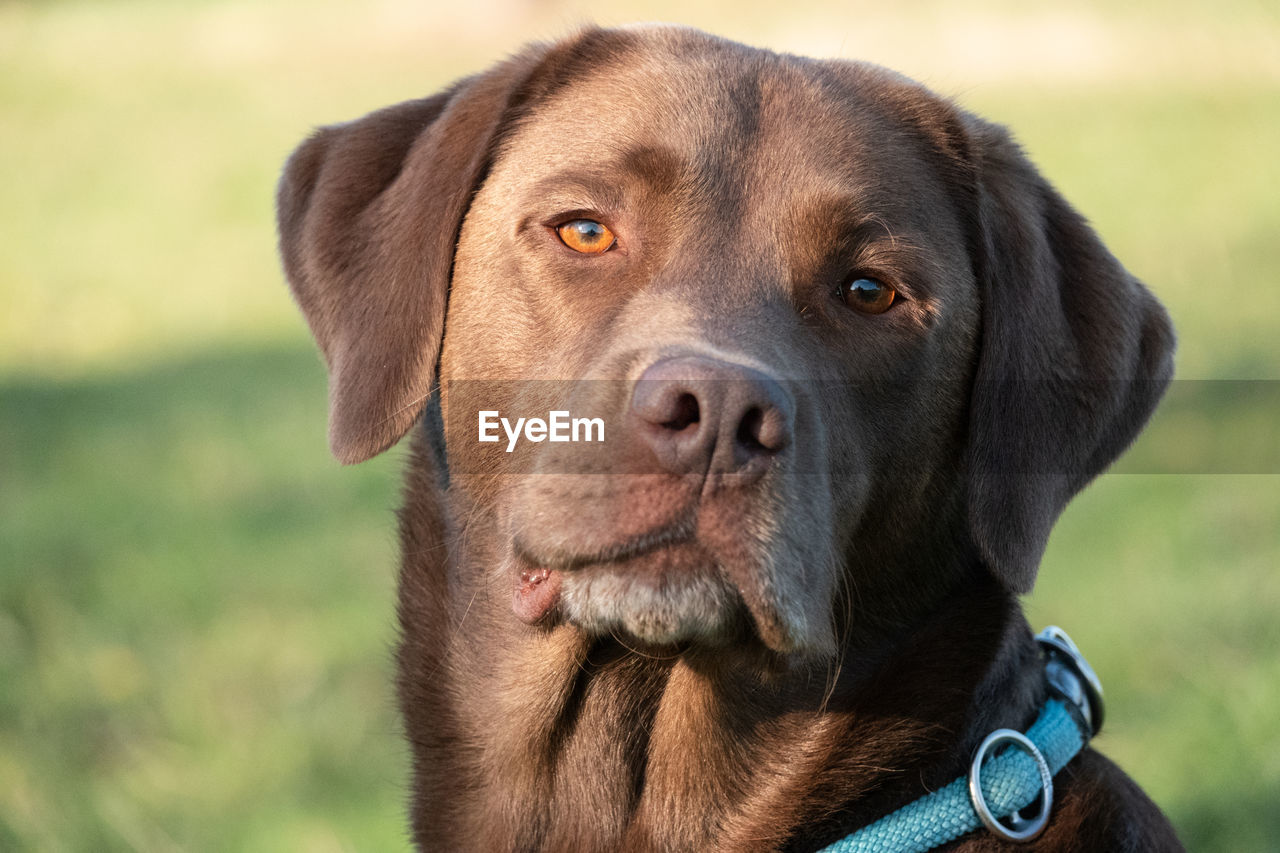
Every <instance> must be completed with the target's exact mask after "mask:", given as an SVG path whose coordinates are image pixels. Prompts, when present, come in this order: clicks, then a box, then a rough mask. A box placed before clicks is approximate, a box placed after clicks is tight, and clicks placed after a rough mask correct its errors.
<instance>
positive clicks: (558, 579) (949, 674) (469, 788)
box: [278, 26, 1178, 851]
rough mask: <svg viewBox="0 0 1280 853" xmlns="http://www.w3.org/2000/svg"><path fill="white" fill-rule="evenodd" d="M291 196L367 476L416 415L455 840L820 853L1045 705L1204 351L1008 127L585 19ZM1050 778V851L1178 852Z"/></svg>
mask: <svg viewBox="0 0 1280 853" xmlns="http://www.w3.org/2000/svg"><path fill="white" fill-rule="evenodd" d="M278 202H279V228H280V246H281V252H282V255H283V259H284V266H285V269H286V272H287V275H288V279H289V282H290V285H291V286H292V289H293V293H294V295H295V297H296V299H297V301H298V303H299V304H300V305H301V308H302V311H303V313H304V314H305V315H306V318H307V321H308V323H309V324H310V327H311V330H312V332H313V333H314V335H315V337H316V339H317V340H318V342H319V345H320V348H321V350H322V351H323V354H324V358H325V361H326V363H327V365H328V368H329V374H330V406H331V408H330V442H331V445H332V448H333V451H334V453H335V454H336V455H337V457H338V458H339V459H341V460H342V461H343V462H347V463H352V462H360V461H362V460H365V459H368V458H369V457H371V456H374V455H376V454H378V453H380V452H382V451H383V450H386V449H387V448H388V447H389V446H391V445H392V444H393V443H395V442H396V441H397V440H398V439H400V438H401V437H402V436H404V435H405V434H406V433H409V432H410V431H413V433H414V435H413V441H412V450H411V453H410V458H409V470H408V482H407V487H406V495H405V505H404V508H403V510H402V511H401V514H400V530H401V539H402V545H403V563H402V569H401V576H400V593H399V594H400V599H399V600H400V604H399V617H400V623H401V626H402V631H403V638H402V641H401V644H400V647H399V657H398V663H399V695H400V702H401V707H402V710H403V714H404V719H405V724H406V731H407V734H408V738H409V741H410V743H411V746H412V757H413V794H412V806H411V809H412V825H413V837H414V839H415V841H416V843H417V844H418V845H419V846H420V847H422V848H426V849H432V850H479V851H495V850H552V851H558V850H664V851H665V850H698V851H708V850H775V849H781V850H814V849H818V848H820V847H822V846H823V845H826V844H830V843H832V842H835V841H838V840H839V839H842V838H843V837H844V836H846V835H847V834H849V833H850V832H852V831H854V830H857V829H858V828H860V827H867V826H869V825H872V824H875V822H876V821H878V820H880V819H881V818H882V817H885V816H886V815H890V814H891V813H894V812H895V810H897V809H899V808H900V807H903V806H905V805H907V804H910V803H913V802H914V801H916V800H917V799H918V798H920V797H922V796H924V795H926V794H928V793H929V792H931V791H935V790H938V789H940V788H942V787H943V786H945V785H947V783H949V782H951V781H952V780H957V784H959V780H958V777H959V779H963V777H964V776H965V774H966V772H967V768H968V767H969V764H970V761H971V759H972V758H973V756H974V753H975V750H976V748H977V747H978V746H979V743H980V742H981V741H982V740H983V738H984V737H985V736H987V735H988V734H989V733H991V732H992V731H993V730H994V729H999V728H1002V727H1007V728H1009V729H1013V730H1015V731H1016V732H1023V731H1026V730H1027V727H1028V726H1029V725H1030V724H1031V723H1032V721H1033V720H1035V719H1036V716H1037V713H1039V712H1040V710H1041V709H1042V708H1043V707H1047V706H1046V704H1045V703H1046V701H1047V699H1048V698H1049V696H1050V687H1049V685H1048V682H1047V680H1046V665H1045V658H1044V655H1043V654H1042V652H1041V650H1040V647H1039V646H1038V645H1037V643H1036V642H1035V640H1034V639H1033V637H1032V635H1031V633H1030V631H1029V629H1028V627H1027V625H1026V622H1025V621H1024V619H1023V617H1022V615H1021V612H1020V609H1019V605H1018V601H1017V596H1018V595H1019V594H1020V593H1025V592H1027V591H1028V590H1029V589H1030V588H1031V586H1032V582H1033V580H1034V578H1035V574H1036V569H1037V565H1038V563H1039V560H1040V558H1041V554H1042V552H1043V550H1044V548H1045V543H1046V540H1047V538H1048V536H1049V531H1050V528H1051V527H1052V525H1053V523H1054V521H1055V519H1056V517H1057V516H1058V515H1059V513H1060V512H1061V511H1062V509H1063V507H1064V505H1065V504H1066V503H1067V501H1068V500H1069V499H1070V498H1071V497H1072V496H1073V495H1074V494H1075V493H1076V492H1077V491H1078V490H1079V489H1080V488H1082V487H1083V486H1084V485H1085V483H1086V482H1088V481H1089V480H1090V479H1091V478H1092V477H1094V476H1095V475H1096V474H1098V473H1099V472H1100V471H1101V470H1102V469H1104V468H1105V467H1106V466H1107V465H1108V464H1109V463H1110V462H1111V461H1112V460H1114V459H1115V458H1116V457H1117V456H1118V455H1119V454H1120V453H1121V452H1122V451H1123V449H1124V448H1125V447H1126V446H1127V445H1128V444H1129V442H1130V441H1131V440H1132V439H1133V438H1134V436H1135V435H1136V434H1137V432H1138V431H1139V430H1140V428H1141V427H1142V425H1143V424H1144V422H1145V421H1146V420H1147V418H1148V417H1149V415H1150V414H1151V412H1152V410H1153V409H1154V407H1155V405H1156V403H1157V402H1158V400H1159V398H1160V396H1161V394H1162V393H1163V391H1164V388H1165V385H1166V383H1167V382H1168V379H1169V377H1170V375H1171V371H1172V366H1171V365H1172V351H1173V346H1174V338H1173V333H1172V329H1171V327H1170V323H1169V320H1168V317H1167V315H1166V314H1165V312H1164V310H1163V309H1162V308H1161V306H1160V305H1159V303H1158V302H1157V301H1156V300H1155V298H1154V297H1153V296H1152V295H1151V294H1150V293H1149V292H1148V291H1147V290H1146V289H1145V288H1144V287H1143V286H1142V284H1140V283H1139V282H1138V281H1137V280H1135V278H1134V277H1133V276H1131V275H1130V274H1129V273H1128V272H1126V271H1125V270H1124V269H1123V268H1122V267H1121V265H1120V264H1119V263H1118V262H1117V261H1116V260H1115V258H1114V257H1112V255H1111V254H1110V253H1108V251H1107V250H1106V248H1104V247H1103V245H1102V243H1101V242H1099V240H1098V237H1097V236H1096V235H1095V234H1094V232H1093V231H1092V230H1091V229H1090V227H1089V226H1088V225H1087V224H1086V222H1085V221H1084V220H1083V219H1082V218H1081V217H1080V216H1079V215H1078V214H1077V213H1076V212H1075V211H1074V210H1073V209H1072V208H1071V207H1069V206H1068V205H1067V203H1066V202H1065V201H1063V199H1062V197H1061V196H1060V195H1059V194H1058V193H1057V192H1056V191H1055V190H1054V189H1053V188H1052V187H1051V186H1050V185H1049V184H1048V183H1047V182H1046V181H1045V180H1044V179H1043V178H1042V177H1041V176H1040V175H1039V174H1038V173H1037V171H1036V170H1035V168H1034V167H1033V166H1032V165H1031V163H1030V162H1028V160H1027V158H1026V157H1025V156H1024V155H1023V154H1022V153H1021V152H1020V150H1019V149H1018V147H1017V146H1016V145H1015V144H1014V143H1013V142H1012V141H1011V140H1010V137H1009V135H1008V134H1007V133H1006V131H1005V130H1004V129H1003V128H1001V127H999V126H997V125H994V124H990V123H988V122H986V121H984V120H982V119H980V118H977V117H975V116H974V115H972V114H970V113H968V112H966V111H964V110H963V109H961V108H959V107H957V106H956V105H955V104H954V103H952V102H951V101H948V100H946V99H944V98H940V97H938V96H936V95H934V94H931V93H930V92H929V91H927V90H926V89H924V88H923V87H921V86H920V85H918V84H916V83H914V82H912V81H910V80H908V79H905V78H903V77H901V76H899V75H897V74H895V73H892V72H890V71H887V70H885V69H882V68H879V67H876V66H873V65H867V64H862V63H857V62H848V61H816V60H811V59H805V58H801V57H796V56H789V55H784V54H777V53H772V52H769V51H765V50H758V49H754V48H749V47H744V46H742V45H739V44H735V43H732V42H729V41H724V40H721V39H718V38H714V37H711V36H708V35H705V34H702V33H699V32H696V31H692V30H687V29H682V28H675V27H661V26H658V27H643V28H635V29H622V30H602V29H589V30H586V31H583V32H581V33H578V34H577V35H575V36H573V37H571V38H567V39H565V40H563V41H560V42H558V43H554V44H538V45H534V46H531V47H529V48H527V49H525V50H524V51H523V52H522V53H520V54H519V55H517V56H515V57H514V58H511V59H509V60H508V61H505V62H503V63H501V64H499V65H497V66H495V67H493V68H491V69H490V70H488V71H486V72H484V73H482V74H479V75H477V76H474V77H470V78H467V79H465V80H462V81H460V82H458V83H456V84H454V85H453V86H452V87H450V88H449V89H447V90H446V91H444V92H442V93H440V94H437V95H434V96H432V97H429V98H425V99H422V100H417V101H411V102H408V103H404V104H400V105H398V106H393V107H389V108H387V109H383V110H380V111H378V112H375V113H372V114H371V115H368V116H366V117H365V118H362V119H359V120H357V121H353V122H350V123H347V124H341V125H335V126H332V127H326V128H323V129H321V130H319V131H318V132H316V133H315V134H314V135H313V136H312V137H311V138H309V139H308V140H307V141H306V142H304V143H303V144H302V146H301V147H300V148H299V149H298V150H297V152H296V153H294V155H293V156H292V158H291V159H290V160H289V163H288V165H287V167H286V169H285V173H284V176H283V179H282V180H281V183H280V188H279V198H278ZM1077 710H1080V709H1077ZM1086 736H1087V734H1086ZM1016 751H1017V750H1016V748H1012V749H1011V750H1010V754H1012V753H1013V752H1016ZM1028 754H1030V753H1028ZM1036 755H1039V753H1038V752H1037V753H1036ZM1028 760H1029V759H1028ZM1039 760H1040V759H1037V762H1038V761H1039ZM1036 766H1038V764H1037V765H1036ZM1052 784H1053V797H1052V808H1051V813H1050V814H1048V822H1047V826H1045V827H1044V828H1043V832H1041V833H1040V834H1039V835H1038V837H1036V838H1035V839H1034V840H1033V841H1032V842H1031V847H1032V848H1033V849H1037V850H1109V851H1111V850H1162V849H1178V842H1177V839H1176V837H1175V835H1174V833H1173V831H1172V829H1171V828H1170V826H1169V824H1168V822H1167V821H1166V819H1165V818H1164V816H1163V815H1162V814H1161V813H1160V811H1159V810H1158V809H1157V808H1156V807H1155V806H1154V805H1153V804H1152V803H1151V802H1150V800H1148V799H1147V797H1146V796H1145V795H1144V794H1143V793H1142V792H1141V791H1140V790H1139V789H1138V788H1137V787H1136V786H1135V785H1134V784H1133V782H1131V781H1130V780H1129V779H1128V778H1127V777H1126V776H1125V775H1124V774H1123V773H1122V772H1121V771H1120V770H1118V769H1117V768H1116V767H1115V766H1114V765H1113V764H1111V763H1110V762H1109V761H1108V760H1107V759H1105V758H1103V757H1102V756H1101V755H1100V754H1098V753H1097V752H1094V751H1093V750H1091V749H1089V748H1087V747H1085V748H1084V749H1083V750H1082V751H1080V752H1079V754H1077V755H1076V756H1075V757H1074V758H1072V759H1070V761H1069V762H1068V763H1067V764H1066V766H1065V768H1063V769H1061V770H1060V771H1058V772H1057V773H1056V775H1055V776H1054V777H1053V779H1052ZM1046 800H1047V797H1045V796H1044V792H1041V795H1040V804H1041V806H1043V807H1046V808H1047V806H1048V803H1047V802H1046ZM975 807H976V806H975ZM1028 811H1034V809H1030V808H1029V809H1028ZM1016 817H1017V815H1016V814H1015V815H1014V816H1013V818H1011V819H1014V818H1016ZM1011 843H1012V842H1011V841H1009V840H1008V839H1007V837H1006V834H1005V833H1003V832H1000V831H999V830H993V829H987V828H981V827H980V828H978V829H976V830H972V831H964V832H963V833H962V834H961V835H960V836H959V837H958V838H957V839H955V840H953V841H950V842H947V846H946V848H945V849H953V850H961V849H962V850H988V849H1003V848H1004V846H1005V845H1006V844H1011ZM859 849H860V848H859Z"/></svg>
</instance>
